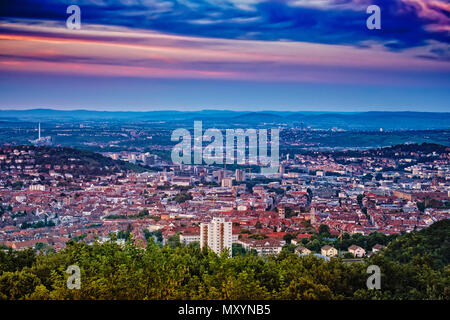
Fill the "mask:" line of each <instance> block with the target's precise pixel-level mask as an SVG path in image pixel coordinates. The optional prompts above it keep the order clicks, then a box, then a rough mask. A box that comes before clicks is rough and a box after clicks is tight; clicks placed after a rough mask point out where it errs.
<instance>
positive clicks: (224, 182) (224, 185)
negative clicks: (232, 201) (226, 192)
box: [222, 178, 233, 188]
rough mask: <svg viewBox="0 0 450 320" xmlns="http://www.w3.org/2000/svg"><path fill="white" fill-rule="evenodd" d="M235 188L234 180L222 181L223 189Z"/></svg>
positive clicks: (225, 179) (226, 179)
mask: <svg viewBox="0 0 450 320" xmlns="http://www.w3.org/2000/svg"><path fill="white" fill-rule="evenodd" d="M232 186H233V180H232V179H231V178H223V179H222V187H224V188H231V187H232Z"/></svg>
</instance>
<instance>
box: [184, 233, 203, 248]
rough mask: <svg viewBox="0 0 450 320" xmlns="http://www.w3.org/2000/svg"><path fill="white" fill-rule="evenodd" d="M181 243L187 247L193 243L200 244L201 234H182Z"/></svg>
mask: <svg viewBox="0 0 450 320" xmlns="http://www.w3.org/2000/svg"><path fill="white" fill-rule="evenodd" d="M180 242H181V243H184V244H186V245H188V244H190V243H193V242H200V234H199V233H188V232H185V233H183V234H180Z"/></svg>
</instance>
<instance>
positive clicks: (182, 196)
mask: <svg viewBox="0 0 450 320" xmlns="http://www.w3.org/2000/svg"><path fill="white" fill-rule="evenodd" d="M173 200H174V201H175V202H176V203H183V202H185V201H187V200H192V195H191V194H190V193H186V192H181V193H179V194H177V195H176V196H175V197H174V198H173Z"/></svg>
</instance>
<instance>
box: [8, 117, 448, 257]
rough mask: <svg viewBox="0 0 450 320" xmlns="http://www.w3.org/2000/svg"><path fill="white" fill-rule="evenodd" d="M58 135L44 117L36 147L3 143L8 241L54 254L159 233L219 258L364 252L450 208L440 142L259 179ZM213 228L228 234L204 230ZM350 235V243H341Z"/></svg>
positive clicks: (285, 159)
mask: <svg viewBox="0 0 450 320" xmlns="http://www.w3.org/2000/svg"><path fill="white" fill-rule="evenodd" d="M129 134H130V135H131V136H133V135H136V132H134V131H133V132H131V133H129ZM150 138H151V137H150ZM51 141H52V140H51V137H49V136H46V137H41V132H40V124H39V132H38V139H36V140H31V142H32V144H34V145H35V146H33V145H28V146H12V145H10V146H4V147H2V148H1V149H0V166H1V173H0V182H1V189H0V199H1V207H0V210H1V211H0V214H1V220H0V221H1V223H0V241H1V243H2V245H3V246H4V247H11V248H14V249H25V248H28V247H32V248H36V247H37V248H44V249H46V250H56V251H58V250H60V249H62V248H64V247H65V243H66V242H67V241H69V240H76V241H83V242H86V243H93V242H95V241H100V242H104V241H107V240H109V239H111V236H113V235H114V237H116V239H117V241H118V242H119V243H124V241H125V240H126V239H128V238H129V237H130V235H131V236H132V238H133V240H134V242H135V243H136V244H137V245H140V246H145V245H146V242H147V240H148V239H149V238H150V237H152V238H153V239H154V240H155V241H159V242H160V243H161V244H166V243H168V242H170V241H179V242H180V243H182V244H185V245H187V244H190V243H192V242H197V243H200V244H201V247H203V246H205V245H208V246H209V247H210V248H212V249H214V251H215V252H216V253H218V254H220V253H221V252H222V251H223V250H225V249H227V250H228V251H229V253H230V254H232V253H234V254H236V253H237V252H240V251H242V250H244V251H245V250H247V251H252V250H255V251H256V252H257V253H258V254H259V255H267V254H278V253H280V252H281V251H282V249H283V248H285V249H288V250H293V251H295V252H296V253H298V254H302V255H303V254H315V255H317V256H319V257H322V258H324V259H329V258H330V257H334V256H341V257H346V258H351V257H353V258H362V257H364V256H370V255H372V254H374V253H375V252H377V250H380V249H381V248H384V247H385V245H386V244H387V242H388V240H387V239H388V238H383V240H380V241H382V242H383V243H370V244H368V243H367V241H365V242H362V240H361V239H360V238H358V237H359V236H368V235H370V234H371V233H374V232H375V233H380V234H383V235H385V236H392V237H391V238H389V239H391V240H392V239H393V238H394V237H395V235H399V234H403V233H409V232H411V231H413V230H421V229H423V228H426V227H427V226H429V225H431V224H433V223H434V222H436V221H439V220H442V219H448V217H449V212H450V202H449V196H450V191H449V185H450V169H449V148H448V147H445V146H441V145H435V144H426V143H424V144H422V145H417V144H405V145H397V146H393V147H385V148H374V149H364V150H334V151H333V150H331V151H330V150H329V151H317V150H316V151H311V150H306V151H305V150H301V151H299V152H297V153H295V152H292V153H287V152H282V158H281V159H280V166H279V170H278V172H277V173H276V174H272V175H261V174H260V173H258V172H255V171H257V170H254V168H255V166H250V165H243V166H238V165H236V164H233V165H230V164H229V165H228V168H227V165H226V163H225V164H224V165H223V166H222V167H220V166H217V165H210V166H208V165H184V164H180V165H178V164H177V165H175V164H173V163H171V162H170V160H164V159H163V158H161V157H160V156H158V155H155V154H151V153H150V152H145V153H144V152H141V153H139V152H136V151H126V150H124V151H120V152H103V153H102V155H100V154H98V153H92V152H89V151H82V150H77V149H71V148H66V147H64V148H63V147H54V146H50V145H51ZM113 143H114V142H111V144H113ZM230 166H231V168H230ZM256 167H257V166H256ZM214 218H216V219H214ZM213 219H214V220H213ZM217 219H218V220H217ZM211 221H212V222H211ZM210 223H211V224H210ZM216 224H217V225H220V226H222V228H223V229H224V230H225V231H223V232H222V233H221V234H220V235H219V236H213V235H212V234H210V235H209V236H208V229H207V227H208V225H210V228H211V229H213V227H215V226H216ZM205 226H206V229H205ZM318 234H322V235H323V234H325V235H326V237H321V238H320V241H319V239H318V237H317V235H318ZM343 237H344V239H349V238H350V239H353V241H346V242H344V245H343V244H342V239H343ZM210 238H212V239H210ZM217 239H219V240H220V241H219V242H220V244H218V243H216V242H217Z"/></svg>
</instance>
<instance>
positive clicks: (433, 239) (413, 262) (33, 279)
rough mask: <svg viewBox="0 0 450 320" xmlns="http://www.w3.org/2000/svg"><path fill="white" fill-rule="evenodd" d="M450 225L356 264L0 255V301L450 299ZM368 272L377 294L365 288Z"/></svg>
mask: <svg viewBox="0 0 450 320" xmlns="http://www.w3.org/2000/svg"><path fill="white" fill-rule="evenodd" d="M449 223H450V221H441V222H438V223H436V224H434V225H433V226H431V227H429V228H428V229H425V230H422V231H419V232H412V233H410V234H406V235H404V236H402V237H400V238H399V239H397V240H395V241H394V242H392V243H391V244H389V246H388V248H387V249H385V250H383V251H381V252H380V253H378V254H376V255H374V257H373V258H371V259H370V260H368V261H363V262H362V263H343V262H342V261H341V260H340V259H331V260H330V261H328V262H327V261H325V260H323V259H320V258H317V257H315V256H305V257H300V256H298V255H297V254H295V253H292V252H291V250H290V248H288V247H286V250H282V252H281V253H280V254H278V255H277V256H265V257H259V256H257V255H255V254H254V253H247V252H245V250H244V251H243V250H242V247H239V246H236V245H234V246H233V253H234V255H233V257H231V258H229V257H227V254H222V255H216V254H215V253H214V252H212V251H210V250H208V249H207V248H204V249H200V247H199V246H198V244H196V245H194V244H190V245H187V246H185V245H182V244H180V243H179V239H178V235H175V236H174V237H172V238H169V239H168V241H167V242H168V244H167V245H166V246H160V245H158V244H157V243H155V242H154V241H153V239H152V237H150V238H149V241H148V245H147V247H146V248H139V247H136V246H135V245H133V243H132V241H128V242H126V244H125V245H124V246H120V245H118V244H117V243H116V242H115V241H114V239H111V241H107V242H105V243H103V244H100V243H97V242H96V243H94V244H92V245H88V244H86V243H83V242H74V241H69V242H68V243H67V247H66V248H65V249H63V250H61V251H59V252H57V253H52V252H49V253H48V254H39V255H36V254H35V252H34V250H31V249H30V250H25V251H12V250H9V251H6V252H4V251H0V299H144V300H145V299H178V300H187V299H246V300H247V299H248V300H251V299H302V300H313V299H450V290H449V288H450V267H449V265H448V259H449V256H448V255H449V252H450V250H449V248H448V245H449V243H448V239H450V237H449V230H450V225H449ZM377 237H378V235H377ZM346 238H347V237H346ZM349 238H350V237H349ZM350 239H351V238H350ZM343 240H346V239H343ZM315 241H317V242H319V244H320V241H319V239H314V240H313V241H312V242H315ZM372 264H375V265H378V266H379V267H380V269H381V272H382V280H381V288H382V289H381V290H368V289H367V287H366V280H367V277H368V275H367V273H366V269H367V267H368V265H372ZM69 265H78V266H79V267H80V269H81V289H80V290H69V289H67V287H66V280H67V277H68V274H67V273H66V272H65V271H66V269H67V267H68V266H69Z"/></svg>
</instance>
